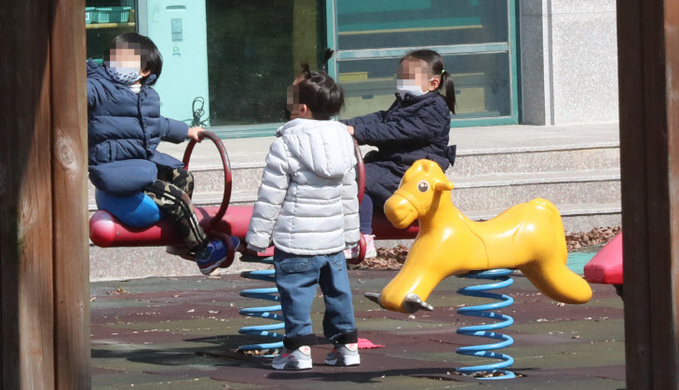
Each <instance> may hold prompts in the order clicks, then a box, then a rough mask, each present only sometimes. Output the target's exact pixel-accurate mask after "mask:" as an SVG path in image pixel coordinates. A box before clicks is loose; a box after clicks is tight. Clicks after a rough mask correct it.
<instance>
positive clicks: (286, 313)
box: [273, 249, 358, 349]
mask: <svg viewBox="0 0 679 390" xmlns="http://www.w3.org/2000/svg"><path fill="white" fill-rule="evenodd" d="M273 260H274V267H275V269H276V286H278V292H279V294H280V297H281V308H282V311H283V317H284V318H285V339H284V341H283V342H284V344H285V346H286V348H289V349H296V348H298V347H299V346H301V345H309V344H315V337H316V336H315V335H314V334H313V330H312V327H311V305H312V303H313V300H314V295H315V293H316V285H317V284H318V285H320V287H321V291H322V292H323V299H324V301H325V314H324V315H323V334H324V335H325V337H326V338H327V339H328V340H330V341H332V342H338V343H341V344H346V343H355V342H356V341H357V340H358V338H357V337H358V336H357V333H356V323H355V322H354V307H353V305H352V303H351V286H350V285H349V275H348V274H347V265H346V259H345V258H344V253H343V252H339V253H335V254H331V255H313V256H303V255H293V254H290V253H286V252H283V251H281V250H279V249H276V250H274V255H273Z"/></svg>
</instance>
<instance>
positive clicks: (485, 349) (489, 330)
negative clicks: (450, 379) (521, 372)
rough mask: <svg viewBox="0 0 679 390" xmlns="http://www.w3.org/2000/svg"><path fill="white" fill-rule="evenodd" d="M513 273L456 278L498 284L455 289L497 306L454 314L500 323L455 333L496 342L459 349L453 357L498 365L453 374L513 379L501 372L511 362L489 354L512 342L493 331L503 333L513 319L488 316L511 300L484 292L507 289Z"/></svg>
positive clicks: (500, 271)
mask: <svg viewBox="0 0 679 390" xmlns="http://www.w3.org/2000/svg"><path fill="white" fill-rule="evenodd" d="M512 272H513V271H512V270H509V269H494V270H490V271H484V272H471V273H468V274H465V275H460V277H462V278H472V279H485V280H498V282H497V283H489V284H482V285H476V286H469V287H464V288H461V289H459V290H458V291H457V292H458V293H460V294H462V295H466V296H472V297H481V298H490V299H497V300H499V301H500V302H495V303H489V304H485V305H477V306H467V307H461V308H459V309H458V310H457V312H458V314H461V315H466V316H474V317H481V318H489V319H493V320H497V321H501V322H496V323H492V324H484V325H477V326H466V327H462V328H459V329H458V330H457V333H458V334H461V335H466V336H477V337H486V338H492V339H496V340H501V341H500V342H497V343H494V344H483V345H472V346H468V347H460V348H458V350H457V353H458V354H460V355H466V356H482V357H488V358H493V359H500V360H502V361H500V362H497V363H494V364H485V365H478V366H472V367H458V368H456V370H457V371H458V372H461V373H464V374H474V373H481V372H491V373H495V374H501V375H497V376H489V377H479V379H511V378H514V377H515V375H514V373H513V372H511V371H507V370H504V369H505V368H507V367H509V366H511V365H512V364H514V359H513V358H512V357H511V356H509V355H505V354H503V353H497V352H492V351H493V350H496V349H500V348H505V347H508V346H510V345H512V344H513V343H514V339H512V338H511V337H510V336H507V335H505V334H501V333H496V332H494V331H495V330H498V329H504V328H506V327H508V326H510V325H511V324H513V323H514V319H513V318H512V317H510V316H508V315H505V314H499V313H494V312H490V311H489V310H494V309H501V308H504V307H507V306H510V305H511V304H512V303H514V299H512V297H510V296H508V295H505V294H498V293H490V292H487V291H488V290H496V289H500V288H505V287H508V286H511V285H512V284H513V283H514V280H512V278H511V277H510V276H509V275H511V273H512Z"/></svg>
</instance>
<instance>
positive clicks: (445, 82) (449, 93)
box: [438, 69, 455, 115]
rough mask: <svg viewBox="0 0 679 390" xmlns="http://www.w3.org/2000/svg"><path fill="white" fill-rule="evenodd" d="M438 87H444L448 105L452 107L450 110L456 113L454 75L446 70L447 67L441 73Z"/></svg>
mask: <svg viewBox="0 0 679 390" xmlns="http://www.w3.org/2000/svg"><path fill="white" fill-rule="evenodd" d="M438 89H443V92H444V93H445V96H444V99H445V101H446V105H447V106H448V108H449V109H450V112H452V113H453V115H455V83H454V82H453V77H452V76H451V75H450V73H448V72H446V71H445V69H444V70H443V71H442V73H441V82H440V83H439V87H438Z"/></svg>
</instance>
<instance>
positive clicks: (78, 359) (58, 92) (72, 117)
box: [50, 0, 91, 389]
mask: <svg viewBox="0 0 679 390" xmlns="http://www.w3.org/2000/svg"><path fill="white" fill-rule="evenodd" d="M52 1H53V3H54V4H55V5H54V11H53V15H54V22H53V28H52V41H51V46H50V60H51V61H50V63H51V67H52V75H53V77H52V139H53V142H52V153H53V156H52V175H53V183H54V184H53V186H52V194H53V198H52V199H53V204H54V212H53V218H54V241H53V248H54V254H53V256H54V260H53V261H54V295H55V302H54V303H55V304H54V317H55V328H54V332H55V335H54V336H55V347H56V348H55V358H56V361H55V364H56V385H57V388H58V389H86V388H89V387H90V382H91V378H90V312H89V302H90V301H89V297H90V283H89V280H90V279H89V277H90V267H89V241H88V239H87V238H88V236H89V226H88V223H87V154H86V151H87V122H86V121H87V86H86V76H87V67H86V62H85V58H86V45H85V1H84V0H59V1H57V0H52ZM76 275H77V277H76Z"/></svg>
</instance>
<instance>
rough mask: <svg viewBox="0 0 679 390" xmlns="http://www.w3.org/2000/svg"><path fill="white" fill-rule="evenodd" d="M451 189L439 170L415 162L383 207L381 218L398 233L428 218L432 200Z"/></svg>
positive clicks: (436, 166) (431, 163)
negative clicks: (384, 218) (418, 220)
mask: <svg viewBox="0 0 679 390" xmlns="http://www.w3.org/2000/svg"><path fill="white" fill-rule="evenodd" d="M452 189H453V183H451V182H450V181H448V178H446V175H445V174H444V173H443V170H442V169H441V167H440V166H439V165H438V164H437V163H435V162H433V161H430V160H418V161H416V162H415V163H414V164H413V165H412V166H411V167H410V168H408V170H407V171H406V173H405V175H403V179H401V184H400V186H399V187H398V190H396V192H395V193H394V195H392V196H391V198H389V199H388V200H387V202H386V203H385V204H384V214H385V215H386V216H387V219H389V222H391V224H392V225H394V226H395V227H397V228H399V229H403V228H406V227H408V226H410V224H411V223H413V221H415V220H416V219H420V218H423V217H425V216H427V215H429V211H430V209H431V205H432V203H433V201H434V199H435V198H437V197H438V196H440V194H441V192H443V191H450V190H452Z"/></svg>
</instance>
